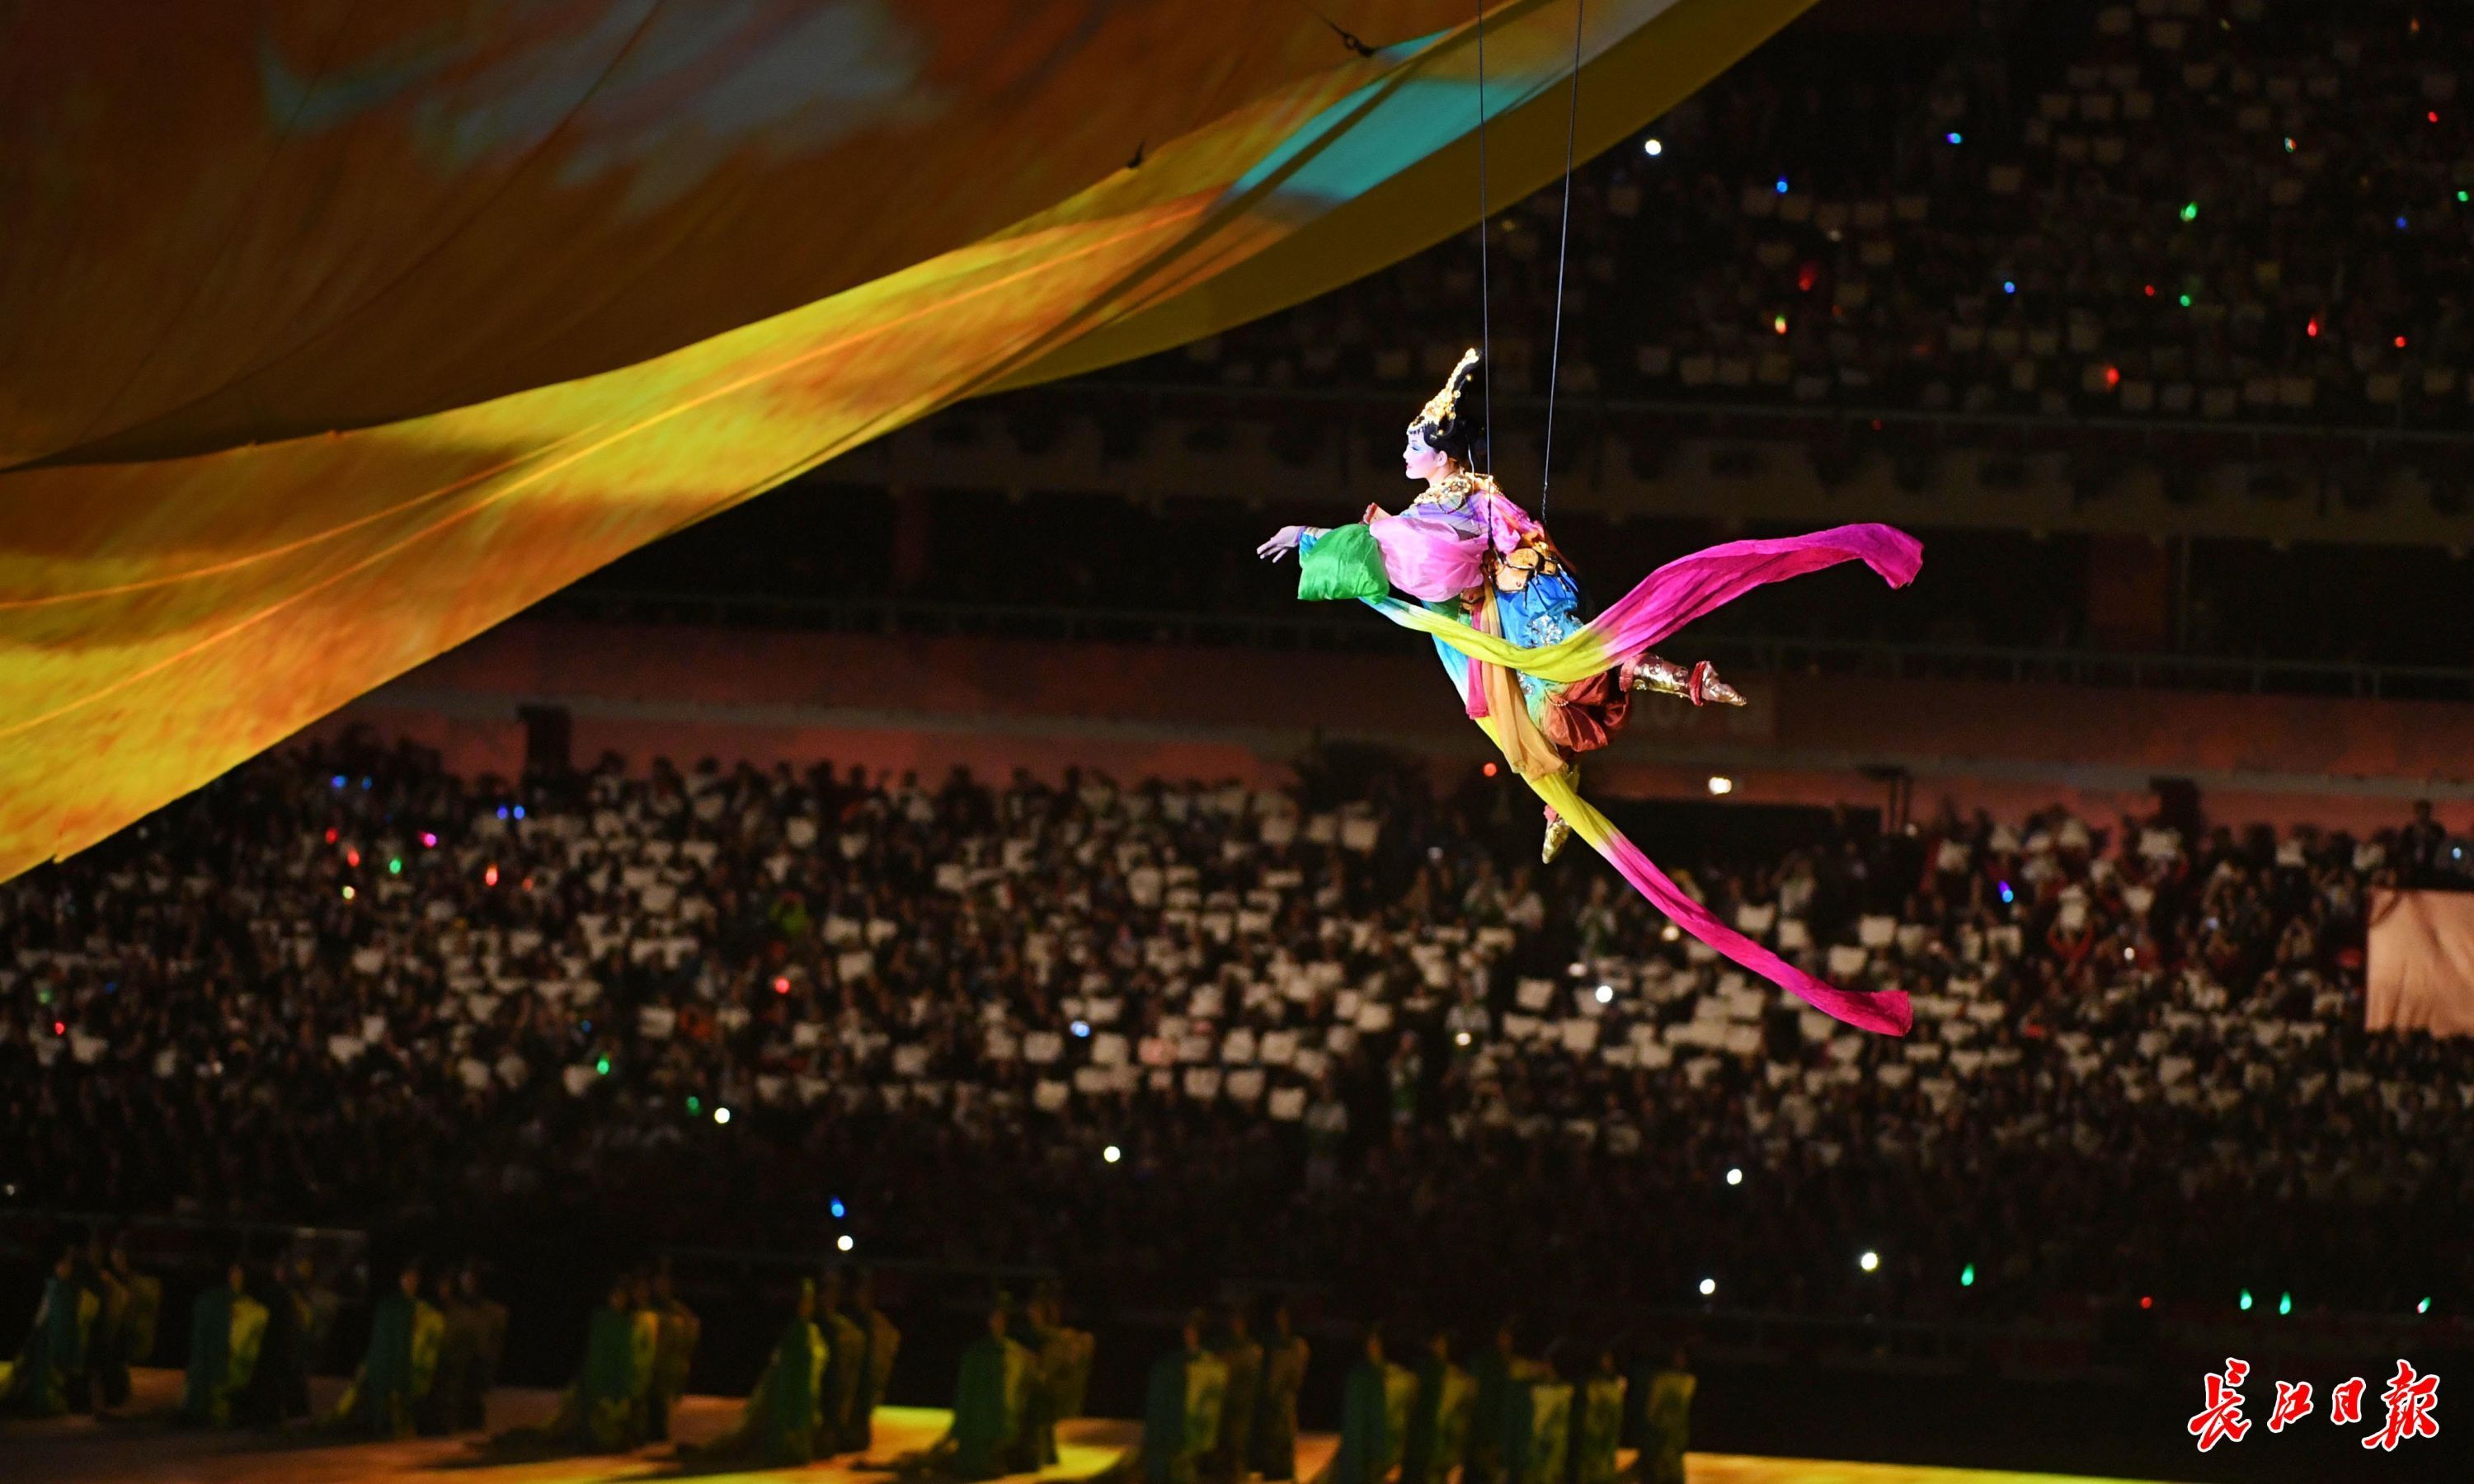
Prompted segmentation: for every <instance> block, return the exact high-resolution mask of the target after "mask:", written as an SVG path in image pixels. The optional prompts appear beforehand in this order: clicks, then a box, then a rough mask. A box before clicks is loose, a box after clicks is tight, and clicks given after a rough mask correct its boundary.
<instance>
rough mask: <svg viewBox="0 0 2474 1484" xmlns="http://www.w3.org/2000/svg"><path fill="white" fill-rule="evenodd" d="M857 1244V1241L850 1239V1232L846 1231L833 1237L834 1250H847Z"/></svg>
mask: <svg viewBox="0 0 2474 1484" xmlns="http://www.w3.org/2000/svg"><path fill="white" fill-rule="evenodd" d="M858 1245H859V1243H857V1242H854V1241H852V1240H851V1234H850V1233H848V1232H845V1233H842V1234H841V1235H839V1236H837V1237H835V1238H834V1250H835V1251H837V1252H848V1251H850V1250H851V1249H852V1248H854V1247H857V1246H858Z"/></svg>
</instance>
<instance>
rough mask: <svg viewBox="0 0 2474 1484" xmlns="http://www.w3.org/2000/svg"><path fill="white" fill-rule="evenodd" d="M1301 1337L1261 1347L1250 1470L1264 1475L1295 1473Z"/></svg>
mask: <svg viewBox="0 0 2474 1484" xmlns="http://www.w3.org/2000/svg"><path fill="white" fill-rule="evenodd" d="M1307 1353H1308V1351H1307V1348H1306V1342H1305V1340H1304V1338H1303V1337H1301V1336H1298V1335H1294V1334H1293V1335H1290V1336H1289V1337H1288V1338H1287V1339H1285V1340H1281V1339H1273V1340H1270V1341H1267V1342H1266V1343H1265V1345H1264V1347H1263V1391H1262V1401H1261V1404H1260V1406H1259V1407H1258V1409H1257V1410H1256V1412H1255V1414H1254V1472H1257V1473H1259V1474H1261V1475H1262V1476H1263V1477H1265V1478H1266V1479H1293V1478H1296V1477H1297V1476H1298V1388H1300V1387H1302V1386H1303V1385H1304V1384H1305V1378H1306V1356H1307Z"/></svg>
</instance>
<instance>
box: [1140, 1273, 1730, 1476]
mask: <svg viewBox="0 0 2474 1484" xmlns="http://www.w3.org/2000/svg"><path fill="white" fill-rule="evenodd" d="M1202 1336H1203V1320H1202V1316H1201V1315H1200V1314H1196V1315H1193V1316H1191V1317H1189V1319H1188V1320H1187V1322H1186V1326H1185V1330H1184V1333H1183V1335H1182V1337H1181V1340H1182V1343H1181V1345H1180V1346H1179V1348H1178V1349H1177V1350H1175V1351H1172V1352H1169V1353H1168V1354H1166V1355H1163V1356H1161V1357H1160V1359H1159V1360H1158V1361H1157V1362H1155V1363H1154V1364H1153V1365H1152V1373H1151V1380H1150V1388H1149V1394H1148V1397H1147V1400H1146V1405H1145V1408H1144V1416H1143V1444H1142V1473H1143V1478H1144V1484H1236V1481H1239V1480H1242V1479H1243V1478H1244V1477H1245V1475H1246V1473H1247V1472H1248V1465H1249V1464H1250V1467H1251V1472H1255V1473H1258V1474H1260V1475H1261V1476H1262V1477H1263V1478H1264V1479H1266V1480H1277V1479H1288V1478H1292V1477H1294V1475H1295V1473H1296V1470H1297V1456H1296V1450H1297V1396H1298V1385H1299V1383H1300V1381H1301V1380H1302V1379H1303V1377H1304V1374H1305V1366H1306V1358H1307V1352H1306V1344H1305V1341H1304V1340H1302V1339H1300V1338H1298V1336H1297V1335H1295V1334H1294V1333H1293V1332H1291V1330H1290V1328H1289V1319H1288V1314H1287V1311H1286V1310H1285V1309H1281V1310H1278V1311H1275V1313H1274V1316H1273V1332H1272V1334H1271V1336H1270V1337H1269V1339H1268V1342H1267V1343H1265V1344H1263V1345H1259V1346H1258V1345H1256V1344H1254V1343H1253V1342H1252V1341H1251V1340H1250V1339H1249V1337H1248V1336H1247V1334H1246V1332H1245V1328H1244V1325H1243V1317H1242V1315H1238V1316H1235V1317H1234V1322H1233V1323H1232V1324H1231V1326H1230V1328H1229V1331H1228V1332H1227V1334H1226V1335H1225V1338H1224V1339H1223V1340H1222V1341H1221V1343H1220V1344H1218V1345H1217V1346H1216V1347H1213V1348H1208V1349H1206V1348H1205V1346H1204V1344H1203V1339H1202ZM1578 1358H1579V1357H1578V1355H1577V1354H1576V1353H1574V1352H1549V1353H1548V1354H1547V1355H1546V1356H1544V1357H1536V1358H1533V1357H1529V1356H1525V1355H1523V1354H1521V1353H1520V1352H1519V1350H1518V1348H1517V1346H1516V1336H1515V1329H1514V1327H1513V1326H1511V1325H1509V1324H1506V1325H1504V1326H1502V1327H1500V1328H1498V1329H1497V1331H1496V1333H1495V1335H1494V1337H1493V1342H1492V1344H1491V1345H1490V1346H1488V1347H1486V1348H1484V1349H1482V1350H1480V1351H1479V1352H1478V1353H1477V1354H1475V1355H1474V1356H1472V1357H1471V1358H1470V1360H1469V1363H1468V1365H1467V1367H1466V1368H1464V1367H1463V1366H1461V1365H1458V1364H1456V1363H1455V1362H1454V1360H1453V1358H1452V1352H1451V1337H1450V1335H1449V1333H1448V1332H1447V1331H1443V1330H1436V1331H1434V1332H1432V1333H1431V1334H1430V1335H1429V1336H1428V1337H1427V1341H1426V1345H1425V1352H1424V1353H1423V1355H1422V1356H1420V1357H1419V1363H1418V1364H1417V1365H1416V1366H1415V1367H1414V1368H1412V1367H1409V1366H1401V1365H1395V1364H1394V1363H1392V1362H1391V1361H1390V1360H1389V1359H1387V1358H1386V1355H1385V1353H1384V1345H1383V1334H1382V1331H1381V1329H1380V1328H1369V1329H1367V1330H1366V1331H1365V1332H1364V1333H1363V1334H1362V1335H1361V1336H1360V1337H1359V1340H1358V1348H1357V1353H1356V1354H1355V1356H1354V1358H1353V1360H1352V1363H1351V1364H1350V1366H1349V1369H1348V1373H1347V1375H1346V1378H1345V1379H1344V1381H1343V1383H1342V1393H1341V1428H1340V1448H1339V1451H1338V1452H1337V1453H1336V1454H1335V1455H1334V1457H1333V1459H1332V1464H1331V1470H1330V1472H1329V1474H1328V1475H1327V1476H1326V1477H1325V1484H1386V1481H1387V1480H1394V1479H1396V1480H1397V1481H1398V1484H1447V1481H1449V1480H1451V1479H1452V1478H1453V1477H1454V1476H1455V1475H1457V1476H1458V1478H1459V1479H1460V1480H1461V1481H1462V1484H1616V1480H1617V1479H1618V1478H1621V1477H1624V1476H1625V1474H1624V1471H1623V1470H1622V1468H1621V1467H1620V1465H1619V1455H1620V1452H1621V1450H1622V1449H1623V1448H1624V1447H1626V1446H1627V1445H1629V1446H1631V1447H1633V1448H1637V1451H1638V1466H1637V1474H1636V1475H1634V1476H1636V1477H1637V1478H1638V1479H1640V1480H1642V1481H1644V1484H1682V1481H1683V1478H1684V1452H1685V1448H1686V1444H1687V1441H1688V1440H1687V1436H1686V1432H1687V1423H1688V1420H1689V1417H1690V1413H1691V1404H1692V1393H1693V1390H1694V1388H1695V1384H1696V1383H1695V1380H1694V1377H1693V1376H1692V1375H1691V1373H1690V1371H1689V1369H1688V1367H1687V1366H1686V1361H1685V1357H1684V1355H1683V1354H1682V1352H1676V1353H1675V1354H1674V1356H1673V1358H1672V1361H1671V1363H1670V1364H1667V1365H1664V1366H1653V1365H1648V1364H1643V1365H1639V1366H1637V1367H1636V1368H1635V1369H1634V1372H1633V1374H1631V1375H1629V1376H1628V1375H1626V1374H1625V1372H1624V1370H1623V1368H1622V1367H1621V1366H1619V1365H1618V1363H1617V1359H1616V1353H1615V1351H1614V1349H1613V1347H1612V1346H1609V1347H1603V1348H1600V1349H1599V1350H1597V1351H1596V1352H1594V1353H1592V1354H1591V1355H1590V1356H1589V1359H1588V1361H1587V1363H1586V1364H1580V1365H1575V1364H1574V1363H1573V1362H1574V1361H1575V1360H1577V1359H1578ZM1241 1461H1243V1462H1241Z"/></svg>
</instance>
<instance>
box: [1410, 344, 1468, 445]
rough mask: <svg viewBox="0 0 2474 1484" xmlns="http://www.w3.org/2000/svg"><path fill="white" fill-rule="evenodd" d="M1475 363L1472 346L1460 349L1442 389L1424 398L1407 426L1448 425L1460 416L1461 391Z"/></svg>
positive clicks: (1465, 386) (1466, 384) (1465, 385)
mask: <svg viewBox="0 0 2474 1484" xmlns="http://www.w3.org/2000/svg"><path fill="white" fill-rule="evenodd" d="M1476 365H1477V351H1476V350H1475V349H1474V348H1471V349H1467V350H1464V351H1462V352H1461V358H1460V361H1459V363H1458V364H1456V365H1454V366H1453V367H1452V373H1451V374H1450V375H1448V376H1445V377H1444V378H1443V390H1442V391H1440V392H1438V393H1436V394H1435V395H1432V396H1430V397H1428V398H1426V405H1425V406H1423V407H1420V408H1419V409H1418V416H1416V417H1414V418H1412V419H1409V426H1411V427H1413V428H1414V427H1419V426H1420V425H1424V426H1432V427H1438V428H1441V427H1448V426H1450V425H1451V422H1452V419H1455V418H1457V417H1459V416H1460V405H1461V393H1462V391H1463V390H1464V389H1465V388H1467V386H1468V383H1469V371H1470V369H1471V368H1472V367H1474V366H1476Z"/></svg>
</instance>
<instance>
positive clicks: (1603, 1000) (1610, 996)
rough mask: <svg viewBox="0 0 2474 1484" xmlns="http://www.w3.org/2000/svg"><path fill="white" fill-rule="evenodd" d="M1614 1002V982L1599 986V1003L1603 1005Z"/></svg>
mask: <svg viewBox="0 0 2474 1484" xmlns="http://www.w3.org/2000/svg"><path fill="white" fill-rule="evenodd" d="M1614 1002H1615V987H1614V986H1613V985H1612V984H1602V985H1599V986H1598V1003H1599V1004H1601V1005H1612V1004H1613V1003H1614Z"/></svg>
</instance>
